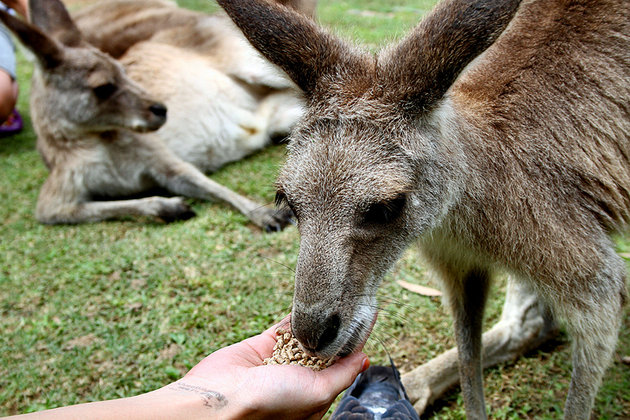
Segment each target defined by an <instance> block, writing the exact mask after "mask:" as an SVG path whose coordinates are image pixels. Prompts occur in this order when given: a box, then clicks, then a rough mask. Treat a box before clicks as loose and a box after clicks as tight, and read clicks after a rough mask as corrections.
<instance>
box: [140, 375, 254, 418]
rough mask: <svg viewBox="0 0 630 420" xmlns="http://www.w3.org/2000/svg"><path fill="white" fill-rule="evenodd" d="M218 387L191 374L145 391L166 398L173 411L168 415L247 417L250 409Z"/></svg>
mask: <svg viewBox="0 0 630 420" xmlns="http://www.w3.org/2000/svg"><path fill="white" fill-rule="evenodd" d="M215 389H216V390H215ZM218 389H219V387H213V386H212V385H208V384H207V383H205V382H203V381H196V380H195V379H194V378H189V377H188V378H183V379H180V380H179V381H177V382H173V383H172V384H169V385H167V386H165V387H163V388H160V389H158V390H156V391H153V392H150V393H148V394H145V395H147V396H149V395H151V394H155V398H157V399H159V400H160V401H167V402H168V407H167V409H168V410H169V412H172V413H173V414H174V416H173V417H170V416H169V418H173V419H175V418H181V419H196V418H200V419H201V418H203V419H221V420H223V419H226V420H228V419H242V418H245V417H246V416H247V414H248V411H249V410H248V409H247V408H246V407H244V406H242V405H241V404H240V403H239V401H238V400H237V399H236V398H234V395H230V394H229V393H225V392H224V391H223V390H221V391H219V390H218Z"/></svg>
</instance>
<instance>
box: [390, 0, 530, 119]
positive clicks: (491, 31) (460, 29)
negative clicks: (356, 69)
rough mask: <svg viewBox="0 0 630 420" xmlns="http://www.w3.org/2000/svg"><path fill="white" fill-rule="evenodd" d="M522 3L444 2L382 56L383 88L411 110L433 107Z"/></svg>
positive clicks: (502, 0)
mask: <svg viewBox="0 0 630 420" xmlns="http://www.w3.org/2000/svg"><path fill="white" fill-rule="evenodd" d="M520 2H521V0H443V1H442V2H441V3H439V4H438V5H437V7H436V8H435V9H434V10H433V12H432V13H431V14H430V15H429V16H428V17H427V18H425V19H424V20H423V21H422V22H421V23H420V24H419V25H418V26H417V27H416V28H415V29H414V30H413V31H412V32H411V34H410V35H409V36H407V37H406V38H405V39H403V40H402V41H401V42H400V43H399V44H398V45H397V46H395V47H394V48H391V49H388V50H386V51H384V52H383V53H382V54H381V57H380V59H379V62H380V63H383V64H382V68H381V70H380V71H381V72H382V74H383V75H384V76H383V78H384V79H386V82H385V89H384V92H386V94H388V93H387V92H389V95H392V98H391V99H392V100H394V101H396V102H398V103H402V106H403V108H404V109H406V110H408V111H411V112H414V113H417V112H422V111H426V110H429V109H431V108H432V107H433V105H435V103H436V102H437V101H438V100H439V99H440V98H442V97H443V96H444V94H445V93H446V91H447V90H448V89H449V87H450V86H451V85H452V84H453V82H455V79H457V77H458V76H459V74H460V73H461V71H462V70H463V69H464V67H466V65H468V64H469V63H470V62H471V61H472V60H473V59H474V58H475V57H477V56H478V55H479V54H481V53H482V52H483V51H485V50H486V49H487V48H488V47H489V46H490V45H492V43H493V42H494V41H495V40H496V39H497V38H498V37H499V35H500V34H501V33H502V32H503V30H504V29H505V27H506V26H507V25H508V23H509V22H510V21H511V20H512V18H513V16H514V14H515V13H516V10H517V9H518V6H519V4H520ZM388 85H389V86H388Z"/></svg>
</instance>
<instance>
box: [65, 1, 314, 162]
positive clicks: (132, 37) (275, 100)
mask: <svg viewBox="0 0 630 420" xmlns="http://www.w3.org/2000/svg"><path fill="white" fill-rule="evenodd" d="M73 19H74V21H75V23H76V25H77V27H78V28H79V29H80V30H81V32H82V34H83V35H84V37H85V39H87V40H88V41H89V43H90V44H92V45H94V46H96V47H97V48H99V49H100V50H102V51H104V52H107V53H108V54H110V55H112V56H113V57H115V58H118V59H119V60H120V62H121V63H122V64H123V66H124V68H125V71H126V73H127V75H128V76H129V77H130V78H131V79H132V80H134V81H135V82H137V83H138V84H139V85H140V86H141V87H142V88H144V89H145V90H146V91H147V92H149V93H150V94H151V95H152V96H153V97H155V98H157V99H158V100H160V101H162V102H164V103H165V104H166V106H167V108H168V110H169V116H168V119H167V121H166V123H165V124H164V126H163V127H161V128H160V129H159V130H158V131H157V132H156V134H157V136H158V137H160V139H161V140H162V142H163V143H164V144H166V146H167V147H168V148H169V149H171V150H172V151H173V152H174V153H175V154H176V155H177V156H179V157H180V158H182V159H183V160H185V161H186V162H189V163H192V164H193V165H195V166H196V167H197V168H198V169H200V170H201V171H202V172H213V171H216V170H217V169H219V168H221V167H222V166H224V165H225V164H226V163H229V162H233V161H236V160H239V159H242V158H243V157H245V156H247V155H249V154H251V153H253V152H255V151H257V150H260V149H262V148H263V147H265V146H267V145H269V144H270V143H271V142H272V140H273V139H281V138H284V137H286V135H287V134H288V133H289V131H290V130H291V128H292V127H293V126H294V125H295V122H296V121H297V119H298V118H299V117H300V116H301V114H302V112H303V104H302V98H301V95H300V94H299V92H298V90H297V88H296V87H295V85H294V84H293V83H292V82H291V81H290V80H289V79H288V78H287V77H286V76H284V75H283V73H282V71H281V70H280V69H278V68H276V67H275V66H272V65H271V64H269V62H268V61H267V60H265V59H264V58H263V57H262V56H260V54H259V53H258V52H257V51H256V50H254V49H253V48H252V47H251V45H249V43H248V42H247V41H246V40H245V38H244V37H243V35H242V33H241V32H240V31H239V30H238V28H236V27H235V26H234V24H233V23H232V22H231V20H230V19H229V18H228V17H227V16H225V15H224V14H215V15H207V14H204V13H198V12H194V11H191V10H186V9H181V8H178V7H177V6H176V5H174V4H171V3H170V2H165V1H162V0H141V1H137V0H116V1H111V2H110V1H107V2H98V3H96V4H94V5H93V6H91V7H87V8H85V9H81V10H79V12H78V13H76V14H75V15H74V17H73Z"/></svg>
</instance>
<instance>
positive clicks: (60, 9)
mask: <svg viewBox="0 0 630 420" xmlns="http://www.w3.org/2000/svg"><path fill="white" fill-rule="evenodd" d="M28 7H29V16H30V18H31V22H32V23H33V25H35V26H37V27H38V28H40V29H41V30H42V31H44V32H45V33H47V34H48V35H50V36H52V37H53V38H54V39H56V40H57V41H59V42H61V43H62V44H64V45H67V46H68V47H76V46H79V44H81V40H82V36H81V31H79V28H77V26H76V25H75V24H74V21H73V20H72V18H71V17H70V14H69V13H68V10H66V7H65V6H64V5H63V3H62V2H61V1H60V0H29V2H28Z"/></svg>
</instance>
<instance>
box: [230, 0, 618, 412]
mask: <svg viewBox="0 0 630 420" xmlns="http://www.w3.org/2000/svg"><path fill="white" fill-rule="evenodd" d="M219 3H220V4H221V5H222V6H223V8H224V9H225V10H226V11H227V12H228V14H229V15H230V16H231V17H232V19H233V20H234V21H235V23H236V24H237V25H238V26H239V27H240V28H241V29H242V31H243V32H244V33H245V35H246V37H247V38H248V39H249V40H250V42H251V43H252V44H253V45H254V46H255V47H256V48H257V49H259V50H260V51H261V52H262V53H263V55H265V56H266V57H267V58H268V59H269V60H270V61H272V62H273V63H275V64H277V65H279V66H281V67H282V68H283V69H284V70H285V71H286V72H287V73H288V74H289V76H290V77H291V78H292V79H293V80H294V81H295V82H296V84H297V85H298V86H300V88H301V89H302V90H303V91H304V92H305V95H306V101H307V110H306V113H305V115H304V117H303V119H302V120H301V122H300V123H298V126H297V128H296V130H295V131H294V132H293V133H292V135H291V140H290V144H289V153H288V157H287V161H286V163H285V165H284V168H283V169H282V171H281V173H280V175H279V178H278V181H277V187H278V201H280V202H285V203H287V204H288V206H289V207H290V208H291V209H292V210H293V212H294V214H295V215H296V218H297V223H298V229H299V232H300V234H301V247H300V251H299V256H298V262H297V266H296V274H295V279H296V283H295V294H294V300H293V311H292V318H291V322H292V328H293V332H294V334H295V335H296V337H297V338H298V339H299V341H300V342H301V343H302V345H303V346H304V348H305V349H307V350H308V351H309V352H311V353H314V354H317V355H320V356H323V357H329V356H332V355H344V354H348V353H350V352H352V351H354V350H355V349H356V348H357V346H358V345H359V344H360V343H361V342H363V340H365V338H366V337H367V335H368V334H369V333H370V329H371V325H372V323H373V319H374V317H375V316H376V310H377V302H376V300H375V292H376V290H377V288H378V286H379V283H380V282H381V280H382V278H383V275H384V273H385V272H387V271H388V269H389V268H390V267H391V266H392V264H393V263H394V262H395V261H396V259H397V258H398V257H399V256H400V254H401V253H402V251H403V250H404V249H405V248H406V247H407V246H408V245H409V244H410V243H412V242H414V241H418V242H419V243H420V245H421V248H422V251H423V254H424V256H425V257H426V260H427V261H428V262H429V263H430V265H431V266H432V267H433V268H434V269H435V270H436V271H437V272H438V273H440V274H441V277H442V279H443V283H444V288H445V292H446V295H447V301H448V304H449V306H450V309H451V311H452V314H453V317H454V325H455V335H456V342H457V350H458V356H459V376H460V382H461V387H462V393H463V397H464V404H465V407H466V412H467V416H468V417H469V418H476V419H481V418H486V416H487V415H486V409H485V404H484V396H483V386H482V314H483V311H484V303H485V302H486V296H487V294H488V287H489V284H490V281H491V277H492V276H493V274H494V273H496V272H497V271H499V270H507V271H508V272H510V273H511V274H512V277H513V279H514V281H516V282H518V283H517V284H521V285H523V287H524V288H525V289H526V290H527V289H529V290H531V293H534V294H535V295H536V296H538V298H539V299H540V302H541V305H543V306H544V307H548V308H549V309H550V311H551V313H552V314H553V316H555V317H557V318H558V319H562V320H564V321H565V322H566V325H567V328H568V330H569V332H570V333H571V335H572V338H573V372H572V377H571V385H570V390H569V394H568V397H567V400H566V403H565V417H566V418H570V419H588V418H589V416H590V411H591V408H592V404H593V401H594V398H595V395H596V394H597V390H598V387H599V384H600V381H601V378H602V376H603V374H604V371H605V369H606V367H607V365H608V363H609V361H610V359H611V355H612V353H613V350H614V348H615V343H616V340H617V332H618V328H619V325H620V319H621V314H622V308H623V305H624V303H625V301H626V299H627V291H626V285H625V278H626V273H625V267H624V263H623V261H622V259H621V258H620V257H619V256H618V255H616V253H615V249H614V244H613V242H612V241H611V239H610V237H609V236H610V234H612V233H614V232H618V231H620V230H622V229H624V227H625V226H627V224H628V222H629V221H630V116H629V112H630V109H629V104H630V2H628V1H626V0H526V1H523V2H520V1H518V0H443V1H442V2H441V3H439V4H438V5H437V7H436V8H435V9H434V10H433V12H432V13H431V14H429V15H428V16H427V17H426V18H425V19H423V20H422V22H421V23H420V24H419V25H418V26H417V27H416V28H415V29H414V30H413V31H412V32H411V33H410V34H409V35H408V36H407V37H406V38H404V39H403V40H402V41H401V42H399V43H398V44H397V45H393V46H391V47H389V48H386V49H385V50H384V51H382V52H380V53H379V54H377V55H370V54H368V53H366V52H363V51H361V50H359V49H357V48H355V47H352V46H350V45H349V44H347V43H345V42H343V41H342V40H339V39H338V38H336V37H334V36H332V35H331V34H329V33H328V32H326V31H325V30H323V29H321V28H319V27H318V26H317V25H316V24H314V23H313V22H312V21H311V20H308V19H306V18H304V17H302V16H300V15H299V14H297V13H294V12H292V11H291V10H289V9H288V8H286V7H281V6H278V5H274V4H272V3H270V2H268V1H265V0H219ZM526 295H527V293H526ZM409 391H410V394H412V393H413V390H409Z"/></svg>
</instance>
